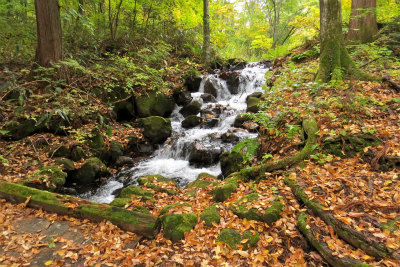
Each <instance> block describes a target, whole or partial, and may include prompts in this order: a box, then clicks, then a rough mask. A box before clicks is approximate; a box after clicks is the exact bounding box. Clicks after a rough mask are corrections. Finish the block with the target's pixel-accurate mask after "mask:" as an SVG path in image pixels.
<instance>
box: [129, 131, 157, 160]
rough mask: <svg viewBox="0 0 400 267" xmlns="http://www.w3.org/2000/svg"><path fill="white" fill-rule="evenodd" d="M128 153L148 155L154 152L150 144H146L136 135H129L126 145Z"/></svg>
mask: <svg viewBox="0 0 400 267" xmlns="http://www.w3.org/2000/svg"><path fill="white" fill-rule="evenodd" d="M126 150H127V152H128V153H134V155H135V157H137V156H139V157H140V156H150V155H151V154H152V153H153V152H154V147H153V145H152V144H148V143H146V142H144V141H143V140H141V139H140V138H138V137H137V136H133V135H132V136H130V137H129V141H128V145H127V147H126Z"/></svg>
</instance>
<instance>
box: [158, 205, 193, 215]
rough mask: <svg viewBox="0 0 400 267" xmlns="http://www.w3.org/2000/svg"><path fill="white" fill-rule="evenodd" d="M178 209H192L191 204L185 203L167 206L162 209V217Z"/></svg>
mask: <svg viewBox="0 0 400 267" xmlns="http://www.w3.org/2000/svg"><path fill="white" fill-rule="evenodd" d="M176 207H179V208H182V207H191V205H190V204H189V203H187V202H184V203H172V204H170V205H167V206H165V207H164V208H162V209H161V211H160V215H165V214H167V213H168V212H169V211H170V210H171V209H173V208H176Z"/></svg>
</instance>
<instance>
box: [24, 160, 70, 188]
mask: <svg viewBox="0 0 400 267" xmlns="http://www.w3.org/2000/svg"><path fill="white" fill-rule="evenodd" d="M66 178H67V174H66V173H65V172H63V171H62V169H61V167H60V166H47V167H42V168H40V169H39V170H38V171H37V172H35V173H34V174H32V175H29V176H28V178H27V179H26V180H25V181H24V183H23V184H24V185H26V186H30V187H34V188H38V189H46V190H49V191H54V190H56V189H60V188H61V187H62V186H64V184H65V182H66Z"/></svg>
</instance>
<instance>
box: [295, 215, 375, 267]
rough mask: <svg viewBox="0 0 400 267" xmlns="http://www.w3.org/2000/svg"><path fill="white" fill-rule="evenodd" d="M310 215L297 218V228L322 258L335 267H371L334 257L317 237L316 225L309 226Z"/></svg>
mask: <svg viewBox="0 0 400 267" xmlns="http://www.w3.org/2000/svg"><path fill="white" fill-rule="evenodd" d="M307 218H308V215H307V214H305V213H304V212H302V213H300V214H299V216H298V218H297V227H298V228H299V229H300V231H301V232H302V233H303V235H304V236H305V237H306V238H307V240H308V241H309V242H310V244H311V245H312V246H313V247H314V248H315V249H316V250H317V251H318V252H319V254H321V256H322V258H324V259H325V260H326V261H327V262H328V263H329V264H330V265H331V266H333V267H369V266H370V265H368V264H366V263H362V262H360V261H358V260H355V259H352V258H348V257H344V258H339V257H337V256H334V255H333V251H332V250H331V249H330V248H329V246H328V244H326V243H325V242H321V241H320V240H318V238H317V237H316V233H319V232H320V231H318V229H317V227H316V226H315V225H308V224H307Z"/></svg>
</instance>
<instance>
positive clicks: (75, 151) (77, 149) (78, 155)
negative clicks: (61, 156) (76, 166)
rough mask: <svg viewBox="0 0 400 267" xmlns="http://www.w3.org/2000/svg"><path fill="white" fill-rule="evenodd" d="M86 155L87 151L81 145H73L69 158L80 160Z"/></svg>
mask: <svg viewBox="0 0 400 267" xmlns="http://www.w3.org/2000/svg"><path fill="white" fill-rule="evenodd" d="M86 157H87V153H86V152H85V150H84V149H83V148H82V147H81V146H74V147H72V148H71V153H70V159H72V160H73V161H80V160H81V159H83V158H86Z"/></svg>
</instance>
